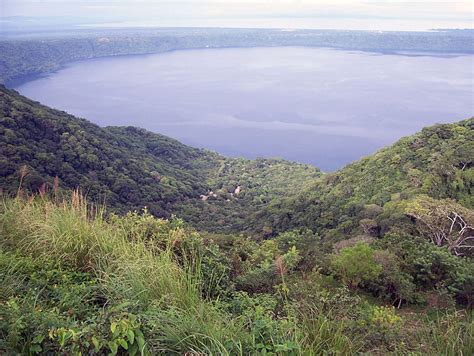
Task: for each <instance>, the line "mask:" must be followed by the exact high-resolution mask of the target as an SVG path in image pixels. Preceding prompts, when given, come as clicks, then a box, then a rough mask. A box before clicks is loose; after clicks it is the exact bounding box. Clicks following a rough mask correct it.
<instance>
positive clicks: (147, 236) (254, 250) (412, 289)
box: [0, 87, 474, 355]
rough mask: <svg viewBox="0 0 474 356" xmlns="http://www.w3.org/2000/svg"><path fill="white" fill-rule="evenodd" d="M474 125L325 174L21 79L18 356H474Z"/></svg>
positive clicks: (4, 300)
mask: <svg viewBox="0 0 474 356" xmlns="http://www.w3.org/2000/svg"><path fill="white" fill-rule="evenodd" d="M473 127H474V119H469V120H465V121H461V122H459V123H455V124H449V125H436V126H433V127H430V128H425V129H424V130H422V131H421V132H420V133H418V134H416V135H414V136H412V137H407V138H403V139H401V140H400V141H399V142H397V143H396V144H395V145H393V146H392V147H389V148H386V149H383V150H381V151H380V152H378V153H376V154H375V155H373V156H371V157H367V158H364V159H362V160H360V161H358V162H355V163H353V164H351V165H349V166H347V167H345V168H343V169H342V170H340V171H338V172H335V173H331V174H322V173H321V172H320V171H319V170H317V169H316V168H313V167H310V166H307V165H301V164H296V163H291V162H286V161H284V160H280V159H257V160H253V161H251V160H244V159H229V158H225V157H222V156H220V155H218V154H216V153H212V152H208V151H205V150H198V149H194V148H191V147H188V146H185V145H182V144H181V143H179V142H177V141H175V140H172V139H170V138H167V137H164V136H162V135H157V134H152V133H150V132H147V131H144V130H141V129H137V128H132V127H127V128H118V127H108V128H100V127H98V126H96V125H93V124H91V123H89V122H87V121H86V120H82V119H76V118H74V117H73V116H70V115H68V114H66V113H64V112H60V111H57V110H52V109H50V108H47V107H45V106H42V105H40V104H38V103H35V102H33V101H31V100H28V99H26V98H24V97H22V96H21V95H19V94H18V93H16V92H14V91H12V90H8V89H5V88H4V87H2V88H1V89H0V187H1V189H2V191H3V194H2V197H1V205H0V352H1V353H6V354H15V353H22V354H38V353H62V354H91V353H92V354H105V353H109V354H132V355H134V354H229V355H230V354H232V355H234V354H237V355H254V354H262V355H265V354H277V355H297V354H310V355H311V354H315V355H320V354H356V353H369V354H387V353H393V354H420V353H427V354H447V355H471V354H473V353H474V338H473V337H472V335H473V331H474V320H473V316H472V305H473V301H474V300H473V296H474V259H473V258H474V244H473V240H474V239H473V238H472V236H473V226H474V221H473V216H474V215H473V212H472V207H473V204H474V201H473V198H472V197H473V177H474V175H473V174H474V164H473V160H472V159H473V157H474V144H473V142H474V136H473V135H474V131H473ZM79 189H81V190H82V191H83V192H85V194H82V193H81V192H80V190H79ZM85 196H87V197H88V201H90V202H91V203H88V201H87V200H86V198H85ZM175 214H177V215H178V216H179V217H181V218H182V219H183V220H181V219H178V218H176V217H175V216H174V215H175ZM163 218H164V219H163Z"/></svg>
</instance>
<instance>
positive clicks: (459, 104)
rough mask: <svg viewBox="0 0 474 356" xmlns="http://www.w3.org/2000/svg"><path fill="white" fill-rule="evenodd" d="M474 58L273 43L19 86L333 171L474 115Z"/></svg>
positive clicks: (128, 119)
mask: <svg viewBox="0 0 474 356" xmlns="http://www.w3.org/2000/svg"><path fill="white" fill-rule="evenodd" d="M473 59H474V56H402V55H387V54H383V55H382V54H372V53H365V52H348V51H342V50H332V49H321V48H304V47H276V48H225V49H202V50H183V51H175V52H168V53H162V54H153V55H141V56H124V57H112V58H101V59H94V60H88V61H82V62H76V63H73V64H71V65H68V66H67V67H65V68H64V69H62V70H59V71H57V72H55V73H52V74H50V75H48V76H45V77H42V78H38V79H35V80H32V81H29V82H27V83H24V84H22V85H19V86H17V87H16V88H15V89H16V90H18V91H19V92H20V93H21V94H24V95H26V96H28V97H30V98H33V99H35V100H38V101H40V102H42V103H43V104H46V105H49V106H52V107H54V108H58V109H61V110H65V111H67V112H69V113H71V114H74V115H76V116H79V117H84V118H87V119H89V120H90V121H92V122H94V123H97V124H99V125H101V126H107V125H114V126H122V125H132V126H139V127H143V128H146V129H148V130H151V131H154V132H158V133H162V134H165V135H168V136H171V137H173V138H176V139H178V140H180V141H182V142H184V143H186V144H189V145H192V146H195V147H203V148H207V149H210V150H214V151H217V152H219V153H222V154H224V155H228V156H233V157H234V156H242V157H247V158H255V157H283V158H285V159H289V160H293V161H297V162H304V163H310V164H314V165H316V166H318V167H320V168H321V169H323V170H324V171H331V170H335V169H337V168H340V167H342V166H343V165H345V164H347V163H349V162H351V161H353V160H356V159H358V158H361V157H363V156H365V155H368V154H371V153H373V152H375V151H376V150H378V149H380V148H382V147H383V146H386V145H389V144H391V143H393V142H395V141H396V140H398V139H399V138H400V137H402V136H405V135H409V134H413V133H415V132H417V131H418V130H420V129H421V128H422V127H424V126H428V125H432V124H434V123H446V122H454V121H458V120H462V119H466V118H468V117H470V116H472V115H473V114H474V84H473V78H474V61H473Z"/></svg>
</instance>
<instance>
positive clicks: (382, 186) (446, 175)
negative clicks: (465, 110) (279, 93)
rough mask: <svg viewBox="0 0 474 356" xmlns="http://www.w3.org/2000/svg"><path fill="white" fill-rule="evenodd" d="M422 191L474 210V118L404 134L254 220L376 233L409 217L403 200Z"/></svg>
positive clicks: (277, 226)
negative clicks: (413, 133)
mask: <svg viewBox="0 0 474 356" xmlns="http://www.w3.org/2000/svg"><path fill="white" fill-rule="evenodd" d="M419 194H425V195H428V196H430V197H432V198H435V199H453V200H455V201H457V202H458V203H459V204H460V205H462V206H464V207H466V208H470V209H472V207H473V206H474V119H468V120H465V121H461V122H458V123H454V124H446V125H435V126H432V127H427V128H425V129H423V130H422V131H421V132H419V133H417V134H416V135H413V136H409V137H405V138H402V139H400V140H399V141H398V142H397V143H396V144H394V145H393V146H391V147H387V148H384V149H382V150H380V151H379V152H377V153H376V154H374V155H372V156H369V157H366V158H363V159H361V160H359V161H357V162H355V163H352V164H350V165H348V166H347V167H345V168H343V169H341V170H339V171H337V172H335V173H331V174H326V175H324V176H322V177H321V179H319V180H316V181H314V182H313V183H312V184H311V186H309V187H307V188H306V189H303V190H302V191H300V192H299V193H298V194H296V195H295V196H292V197H289V198H288V199H282V200H276V201H274V202H273V203H272V204H271V206H270V207H269V208H268V209H267V210H265V211H263V212H261V214H259V215H258V218H257V219H256V221H259V222H260V223H261V222H262V221H264V220H266V224H265V230H266V231H272V232H273V233H275V232H278V231H284V230H287V229H289V228H296V227H306V228H310V229H312V230H313V231H315V232H318V233H320V234H322V235H326V234H327V235H328V236H329V235H330V236H339V237H341V238H347V235H348V234H349V235H350V234H357V233H363V232H364V230H367V229H369V230H371V231H372V232H371V233H372V234H375V235H377V236H378V235H380V234H381V233H384V232H386V231H388V230H390V229H391V228H392V227H393V226H394V225H397V223H398V222H400V221H399V220H400V219H402V220H403V219H404V218H405V215H404V212H403V210H401V206H402V205H403V201H407V200H410V199H413V198H414V197H415V196H417V195H419ZM364 224H365V225H364ZM367 224H369V225H370V226H367ZM260 228H261V229H262V227H260Z"/></svg>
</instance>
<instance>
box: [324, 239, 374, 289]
mask: <svg viewBox="0 0 474 356" xmlns="http://www.w3.org/2000/svg"><path fill="white" fill-rule="evenodd" d="M331 265H332V268H333V269H334V271H335V273H336V274H337V275H338V276H339V277H341V279H342V281H343V282H344V283H346V284H347V285H348V286H349V287H350V288H355V287H357V286H358V285H359V284H360V283H363V282H368V281H370V280H372V279H375V278H377V277H378V276H379V275H380V273H381V272H382V266H380V265H379V264H378V263H377V262H376V260H375V258H374V250H373V249H372V248H371V247H370V246H368V245H366V244H363V243H358V244H357V245H355V246H354V247H347V248H344V249H342V250H341V251H340V252H339V254H338V255H335V256H334V257H333V259H332V263H331Z"/></svg>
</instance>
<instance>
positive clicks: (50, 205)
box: [0, 191, 474, 355]
mask: <svg viewBox="0 0 474 356" xmlns="http://www.w3.org/2000/svg"><path fill="white" fill-rule="evenodd" d="M0 236H2V238H1V241H0V279H1V281H0V282H1V283H0V304H1V308H0V310H1V317H0V350H1V351H2V352H4V353H8V354H10V353H25V354H38V353H67V354H70V353H71V354H78V353H82V354H84V353H99V354H102V353H109V354H124V353H125V354H132V355H133V354H157V353H165V354H185V353H203V354H241V355H244V354H245V355H247V354H282V355H283V354H285V355H291V354H323V353H330V354H334V353H336V354H353V353H356V352H374V353H380V352H396V353H407V352H428V353H431V354H452V355H455V354H456V355H458V354H463V355H468V354H472V352H473V350H474V341H473V339H472V331H473V327H474V322H473V319H472V316H471V315H470V313H468V312H464V311H461V310H459V311H456V310H454V309H453V306H452V304H449V303H448V304H447V305H446V306H444V307H443V308H441V307H440V309H439V311H438V312H437V313H435V314H432V315H428V316H423V314H419V313H418V312H416V313H415V312H414V311H411V312H409V313H407V312H406V311H405V312H398V311H397V310H396V309H394V308H393V307H391V306H383V305H380V304H379V303H378V302H376V303H375V304H374V302H369V300H370V299H368V298H366V297H364V295H363V294H358V293H356V290H353V291H349V290H348V289H346V288H345V287H343V286H342V285H340V284H339V283H338V282H337V280H335V279H334V278H333V277H332V275H331V274H323V273H321V272H318V271H317V270H314V271H313V272H309V274H301V271H299V269H300V267H299V266H300V262H301V258H300V256H299V251H298V250H297V249H296V247H295V246H292V247H290V248H288V249H287V248H285V245H286V246H287V242H288V241H289V239H288V238H289V236H281V237H280V238H279V239H277V240H267V241H264V242H262V243H256V242H254V241H250V240H245V239H244V240H242V239H241V238H239V237H235V238H234V239H233V240H231V241H228V240H225V241H224V240H221V241H220V240H219V239H218V238H210V237H209V236H203V235H200V234H198V233H197V232H195V231H193V230H190V229H189V228H187V227H186V226H184V225H183V223H182V221H180V220H177V219H173V220H169V221H167V220H159V219H156V218H154V217H152V216H151V215H150V214H149V212H147V211H146V210H145V211H142V212H134V213H128V214H126V215H124V216H118V215H114V214H109V215H107V214H104V211H103V209H102V208H101V207H98V206H94V205H89V204H88V203H87V202H86V201H85V199H84V198H83V196H82V195H80V194H79V193H78V192H77V191H74V192H73V193H72V197H71V198H60V196H59V192H56V193H54V194H53V195H52V196H50V197H48V196H46V195H45V194H43V193H42V194H39V195H38V196H29V197H25V198H20V197H18V198H14V199H12V198H6V199H4V200H3V202H2V205H1V208H0ZM407 241H410V239H408V240H407ZM423 241H424V240H423ZM427 246H431V248H436V247H434V246H433V245H431V244H428V245H427ZM352 249H353V250H354V251H372V250H368V247H366V246H365V247H364V248H362V245H361V244H357V245H355V246H354V247H353V248H352ZM343 251H344V250H343ZM436 251H446V250H436ZM411 252H415V251H413V250H411ZM357 253H360V252H357ZM365 254H366V252H365ZM239 256H240V257H239ZM244 256H245V257H244ZM341 256H344V255H341ZM373 256H375V253H374V254H372V257H373ZM443 256H444V257H443V258H444V259H446V262H447V261H448V260H450V258H453V259H457V257H455V256H452V255H450V254H449V253H446V254H443ZM341 258H342V259H343V260H344V257H341ZM452 262H453V261H451V263H452ZM371 263H372V264H377V262H376V259H375V258H374V260H373V261H371ZM458 263H462V262H458ZM337 266H338V264H337V263H336V264H335V268H336V270H337V271H338V269H337V268H338V267H337ZM450 271H451V269H450ZM338 273H339V272H336V274H335V275H334V276H337V275H338ZM378 274H379V273H377V275H378ZM363 275H364V276H365V277H369V276H368V274H367V273H363ZM470 275H471V277H472V275H473V274H472V273H471V274H470ZM370 277H373V278H377V276H375V273H374V274H371V276H370ZM439 278H440V280H441V281H446V280H445V277H444V276H439ZM251 280H252V281H253V282H252V283H250V281H251ZM361 280H362V279H361ZM243 281H246V282H243ZM369 282H370V281H368V280H364V283H369ZM443 297H444V298H445V300H447V301H449V295H444V294H443Z"/></svg>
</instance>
